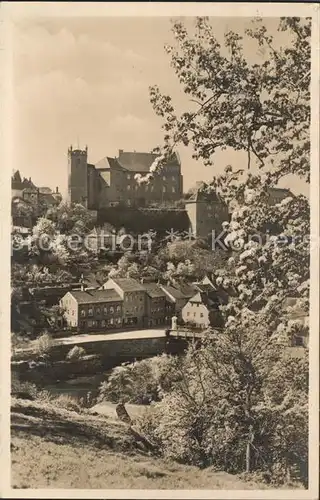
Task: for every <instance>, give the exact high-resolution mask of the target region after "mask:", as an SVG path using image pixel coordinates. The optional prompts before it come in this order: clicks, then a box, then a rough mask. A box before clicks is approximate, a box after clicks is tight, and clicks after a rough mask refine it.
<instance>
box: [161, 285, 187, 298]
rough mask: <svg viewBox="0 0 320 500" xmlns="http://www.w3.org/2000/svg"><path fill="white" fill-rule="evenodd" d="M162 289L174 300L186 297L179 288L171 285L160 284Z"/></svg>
mask: <svg viewBox="0 0 320 500" xmlns="http://www.w3.org/2000/svg"><path fill="white" fill-rule="evenodd" d="M161 288H162V290H164V291H165V292H166V293H167V294H168V295H170V296H171V297H173V298H174V299H175V300H179V299H187V297H186V296H185V295H184V294H183V293H182V292H181V290H179V289H178V288H175V287H173V286H171V285H166V286H164V285H161Z"/></svg>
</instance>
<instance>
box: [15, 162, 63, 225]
mask: <svg viewBox="0 0 320 500" xmlns="http://www.w3.org/2000/svg"><path fill="white" fill-rule="evenodd" d="M11 200H12V216H13V217H14V218H17V217H18V218H19V215H20V214H21V213H23V214H26V213H29V214H30V215H31V214H32V215H33V216H35V217H38V216H41V215H43V213H45V211H46V210H47V209H48V208H51V207H54V206H56V205H59V203H60V202H61V201H62V196H61V194H60V192H59V189H58V188H56V190H55V191H54V192H53V191H52V190H51V189H50V188H49V187H37V186H36V185H35V184H34V183H33V182H32V180H31V177H29V179H27V178H26V177H24V178H23V179H22V177H21V175H20V172H19V170H17V171H16V172H14V174H13V175H12V177H11Z"/></svg>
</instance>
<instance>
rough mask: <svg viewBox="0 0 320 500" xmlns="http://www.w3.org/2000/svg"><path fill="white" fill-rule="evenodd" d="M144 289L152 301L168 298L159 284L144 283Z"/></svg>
mask: <svg viewBox="0 0 320 500" xmlns="http://www.w3.org/2000/svg"><path fill="white" fill-rule="evenodd" d="M143 288H145V290H146V292H147V294H148V295H149V297H151V298H152V299H156V298H161V297H167V294H166V293H165V292H164V291H163V290H162V288H161V287H160V286H159V285H158V284H157V283H143Z"/></svg>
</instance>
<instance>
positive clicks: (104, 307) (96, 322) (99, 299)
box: [60, 290, 123, 331]
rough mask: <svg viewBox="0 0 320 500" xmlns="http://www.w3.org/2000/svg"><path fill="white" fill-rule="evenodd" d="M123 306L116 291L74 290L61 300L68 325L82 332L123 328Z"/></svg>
mask: <svg viewBox="0 0 320 500" xmlns="http://www.w3.org/2000/svg"><path fill="white" fill-rule="evenodd" d="M122 306H123V300H122V299H121V297H120V295H119V294H117V292H116V291H115V290H90V291H85V290H72V291H70V292H68V293H67V294H66V295H65V296H64V297H62V299H61V300H60V307H62V308H63V310H64V318H65V321H66V323H67V325H68V326H70V327H73V328H78V329H79V330H81V331H87V330H91V329H92V330H104V329H105V330H107V329H108V328H109V329H114V328H121V327H122V326H123V320H122V316H123V313H122Z"/></svg>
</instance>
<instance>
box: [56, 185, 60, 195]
mask: <svg viewBox="0 0 320 500" xmlns="http://www.w3.org/2000/svg"><path fill="white" fill-rule="evenodd" d="M56 193H57V194H59V188H58V186H57V187H56Z"/></svg>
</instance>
